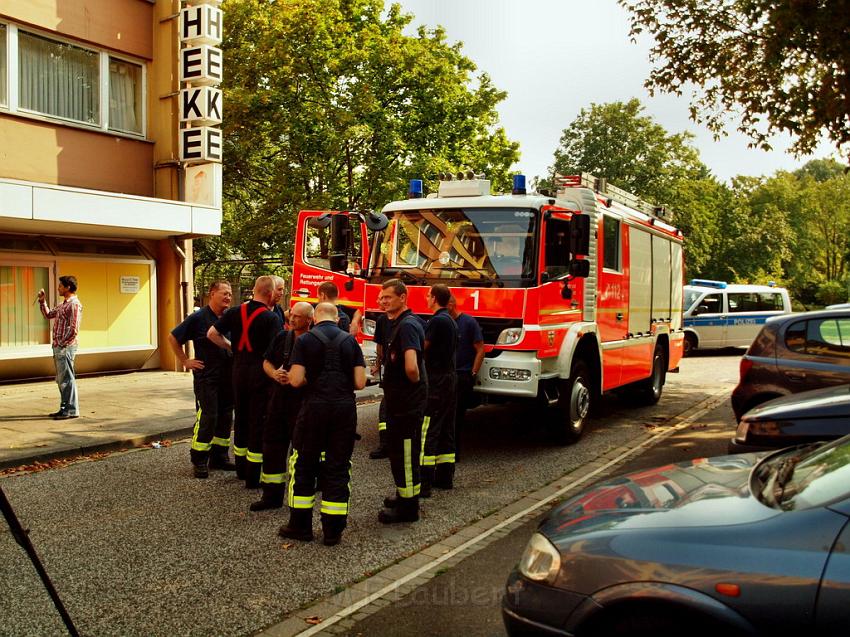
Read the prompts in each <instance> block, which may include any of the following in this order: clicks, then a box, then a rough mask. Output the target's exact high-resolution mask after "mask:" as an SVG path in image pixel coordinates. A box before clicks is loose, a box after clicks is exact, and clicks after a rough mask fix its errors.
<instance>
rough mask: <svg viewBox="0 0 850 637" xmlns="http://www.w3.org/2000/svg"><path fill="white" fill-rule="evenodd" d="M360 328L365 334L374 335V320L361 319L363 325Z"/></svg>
mask: <svg viewBox="0 0 850 637" xmlns="http://www.w3.org/2000/svg"><path fill="white" fill-rule="evenodd" d="M361 329H362V330H363V333H364V334H365V335H366V336H374V335H375V321H374V320H373V319H363V327H362V328H361Z"/></svg>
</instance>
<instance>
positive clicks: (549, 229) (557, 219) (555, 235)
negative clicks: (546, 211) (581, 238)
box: [538, 213, 581, 356]
mask: <svg viewBox="0 0 850 637" xmlns="http://www.w3.org/2000/svg"><path fill="white" fill-rule="evenodd" d="M555 214H558V213H554V214H553V215H547V216H545V217H544V219H545V221H544V226H543V241H542V242H541V251H540V252H541V253H540V293H539V297H538V298H539V299H540V301H539V303H540V305H539V308H540V310H539V322H540V325H541V326H552V328H553V329H552V330H551V331H547V333H546V336H547V339H546V341H545V342H546V343H549V345H550V347H549V349H547V350H545V351H541V352H540V355H541V356H546V355H549V354H551V355H555V354H557V351H558V347H559V345H560V343H559V342H558V339H557V338H556V335H557V334H558V333H559V331H558V330H557V329H555V326H558V325H562V324H564V323H567V322H569V321H573V320H577V317H578V316H580V312H581V310H580V306H579V301H580V299H577V298H573V299H564V298H563V296H562V294H561V292H562V289H563V287H564V285H565V282H564V277H565V276H566V275H567V272H568V271H569V265H570V246H569V244H570V230H571V226H570V222H569V220H567V219H566V216H563V217H561V216H560V215H558V216H555ZM550 340H551V342H550Z"/></svg>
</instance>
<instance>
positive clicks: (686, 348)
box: [682, 332, 697, 356]
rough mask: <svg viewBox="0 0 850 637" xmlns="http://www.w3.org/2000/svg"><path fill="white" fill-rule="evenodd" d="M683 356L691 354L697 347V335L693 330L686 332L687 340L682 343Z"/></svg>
mask: <svg viewBox="0 0 850 637" xmlns="http://www.w3.org/2000/svg"><path fill="white" fill-rule="evenodd" d="M682 348H683V350H682V356H690V355H691V354H693V353H694V351H695V350H696V348H697V337H696V336H694V335H693V334H692V333H691V332H686V333H685V342H684V343H683V345H682Z"/></svg>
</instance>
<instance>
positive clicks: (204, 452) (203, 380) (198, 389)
mask: <svg viewBox="0 0 850 637" xmlns="http://www.w3.org/2000/svg"><path fill="white" fill-rule="evenodd" d="M231 373H232V372H231V370H230V366H228V367H227V368H226V369H220V370H215V372H214V373H207V374H197V373H196V374H195V376H194V378H193V379H192V382H193V388H194V390H195V404H196V407H197V417H196V418H195V431H194V433H193V434H192V447H191V450H192V455H193V457H195V456H197V457H199V458H202V457H206V456H209V453H210V451H211V450H216V451H219V452H223V453H225V454H226V452H227V450H228V449H229V448H230V429H231V427H232V426H233V384H232V381H231V378H230V375H231Z"/></svg>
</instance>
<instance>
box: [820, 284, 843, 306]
mask: <svg viewBox="0 0 850 637" xmlns="http://www.w3.org/2000/svg"><path fill="white" fill-rule="evenodd" d="M817 299H818V301H820V302H821V303H822V304H823V305H832V304H833V303H844V302H845V301H846V300H847V286H846V284H844V283H840V282H838V281H827V282H825V283H822V284H821V285H820V287H818V292H817Z"/></svg>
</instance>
